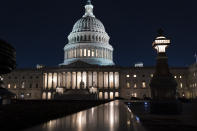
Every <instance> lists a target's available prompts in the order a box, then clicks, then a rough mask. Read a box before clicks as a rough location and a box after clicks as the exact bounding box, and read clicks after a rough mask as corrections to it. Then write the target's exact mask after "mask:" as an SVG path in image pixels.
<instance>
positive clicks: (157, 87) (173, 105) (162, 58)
mask: <svg viewBox="0 0 197 131" xmlns="http://www.w3.org/2000/svg"><path fill="white" fill-rule="evenodd" d="M170 44H171V41H170V39H167V38H166V37H165V36H164V35H163V30H162V29H159V30H158V36H157V37H156V39H155V40H154V42H153V44H152V46H153V48H154V49H156V50H157V63H156V71H155V73H154V76H153V78H152V80H151V82H150V87H151V96H152V99H153V101H152V103H151V112H152V113H177V112H178V110H179V108H178V107H179V104H178V102H177V101H176V87H177V82H176V81H175V79H174V77H173V75H172V74H171V73H170V70H169V66H168V57H167V55H166V48H167V47H169V45H170Z"/></svg>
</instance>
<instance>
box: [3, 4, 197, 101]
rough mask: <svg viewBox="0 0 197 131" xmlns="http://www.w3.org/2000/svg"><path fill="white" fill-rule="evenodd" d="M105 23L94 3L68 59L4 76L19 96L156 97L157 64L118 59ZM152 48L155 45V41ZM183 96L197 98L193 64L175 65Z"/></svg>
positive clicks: (76, 29)
mask: <svg viewBox="0 0 197 131" xmlns="http://www.w3.org/2000/svg"><path fill="white" fill-rule="evenodd" d="M109 40H110V37H109V36H108V34H107V33H106V31H105V27H104V25H103V24H102V23H101V21H100V20H98V19H97V18H96V17H95V15H94V14H93V5H92V4H91V2H90V1H88V2H87V4H86V6H85V14H84V15H83V17H82V18H81V19H80V20H78V21H77V22H76V23H75V25H74V27H73V30H72V32H71V33H70V34H69V36H68V44H66V46H65V47H64V62H63V63H61V64H60V65H59V66H57V67H53V68H51V67H44V66H42V65H39V66H37V68H35V69H17V70H15V71H13V72H12V73H10V74H7V75H5V76H4V82H5V85H6V88H8V89H9V90H10V91H12V92H14V93H15V94H16V96H17V98H18V99H54V98H57V99H114V98H115V97H122V98H126V99H130V98H131V97H139V98H143V97H150V96H151V94H150V93H151V92H150V87H149V82H150V79H151V78H152V77H153V73H154V67H143V65H141V64H139V65H137V66H136V67H120V66H117V65H115V64H114V62H113V47H112V46H111V45H110V44H109ZM150 46H151V44H150ZM171 72H172V73H173V74H174V76H175V77H176V80H177V83H178V87H177V91H178V94H179V95H180V96H186V97H195V96H196V95H197V94H196V88H192V90H190V86H191V85H192V86H196V85H195V84H194V85H193V82H191V79H190V76H189V75H188V74H189V73H190V72H189V71H188V68H184V67H183V68H182V67H178V68H172V69H171Z"/></svg>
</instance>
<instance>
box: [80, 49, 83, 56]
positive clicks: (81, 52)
mask: <svg viewBox="0 0 197 131" xmlns="http://www.w3.org/2000/svg"><path fill="white" fill-rule="evenodd" d="M82 56H83V50H82V49H80V57H82Z"/></svg>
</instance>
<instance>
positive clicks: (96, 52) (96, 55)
mask: <svg viewBox="0 0 197 131" xmlns="http://www.w3.org/2000/svg"><path fill="white" fill-rule="evenodd" d="M96 57H98V50H97V49H96Z"/></svg>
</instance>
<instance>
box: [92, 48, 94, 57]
mask: <svg viewBox="0 0 197 131" xmlns="http://www.w3.org/2000/svg"><path fill="white" fill-rule="evenodd" d="M92 57H94V49H93V50H92Z"/></svg>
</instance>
